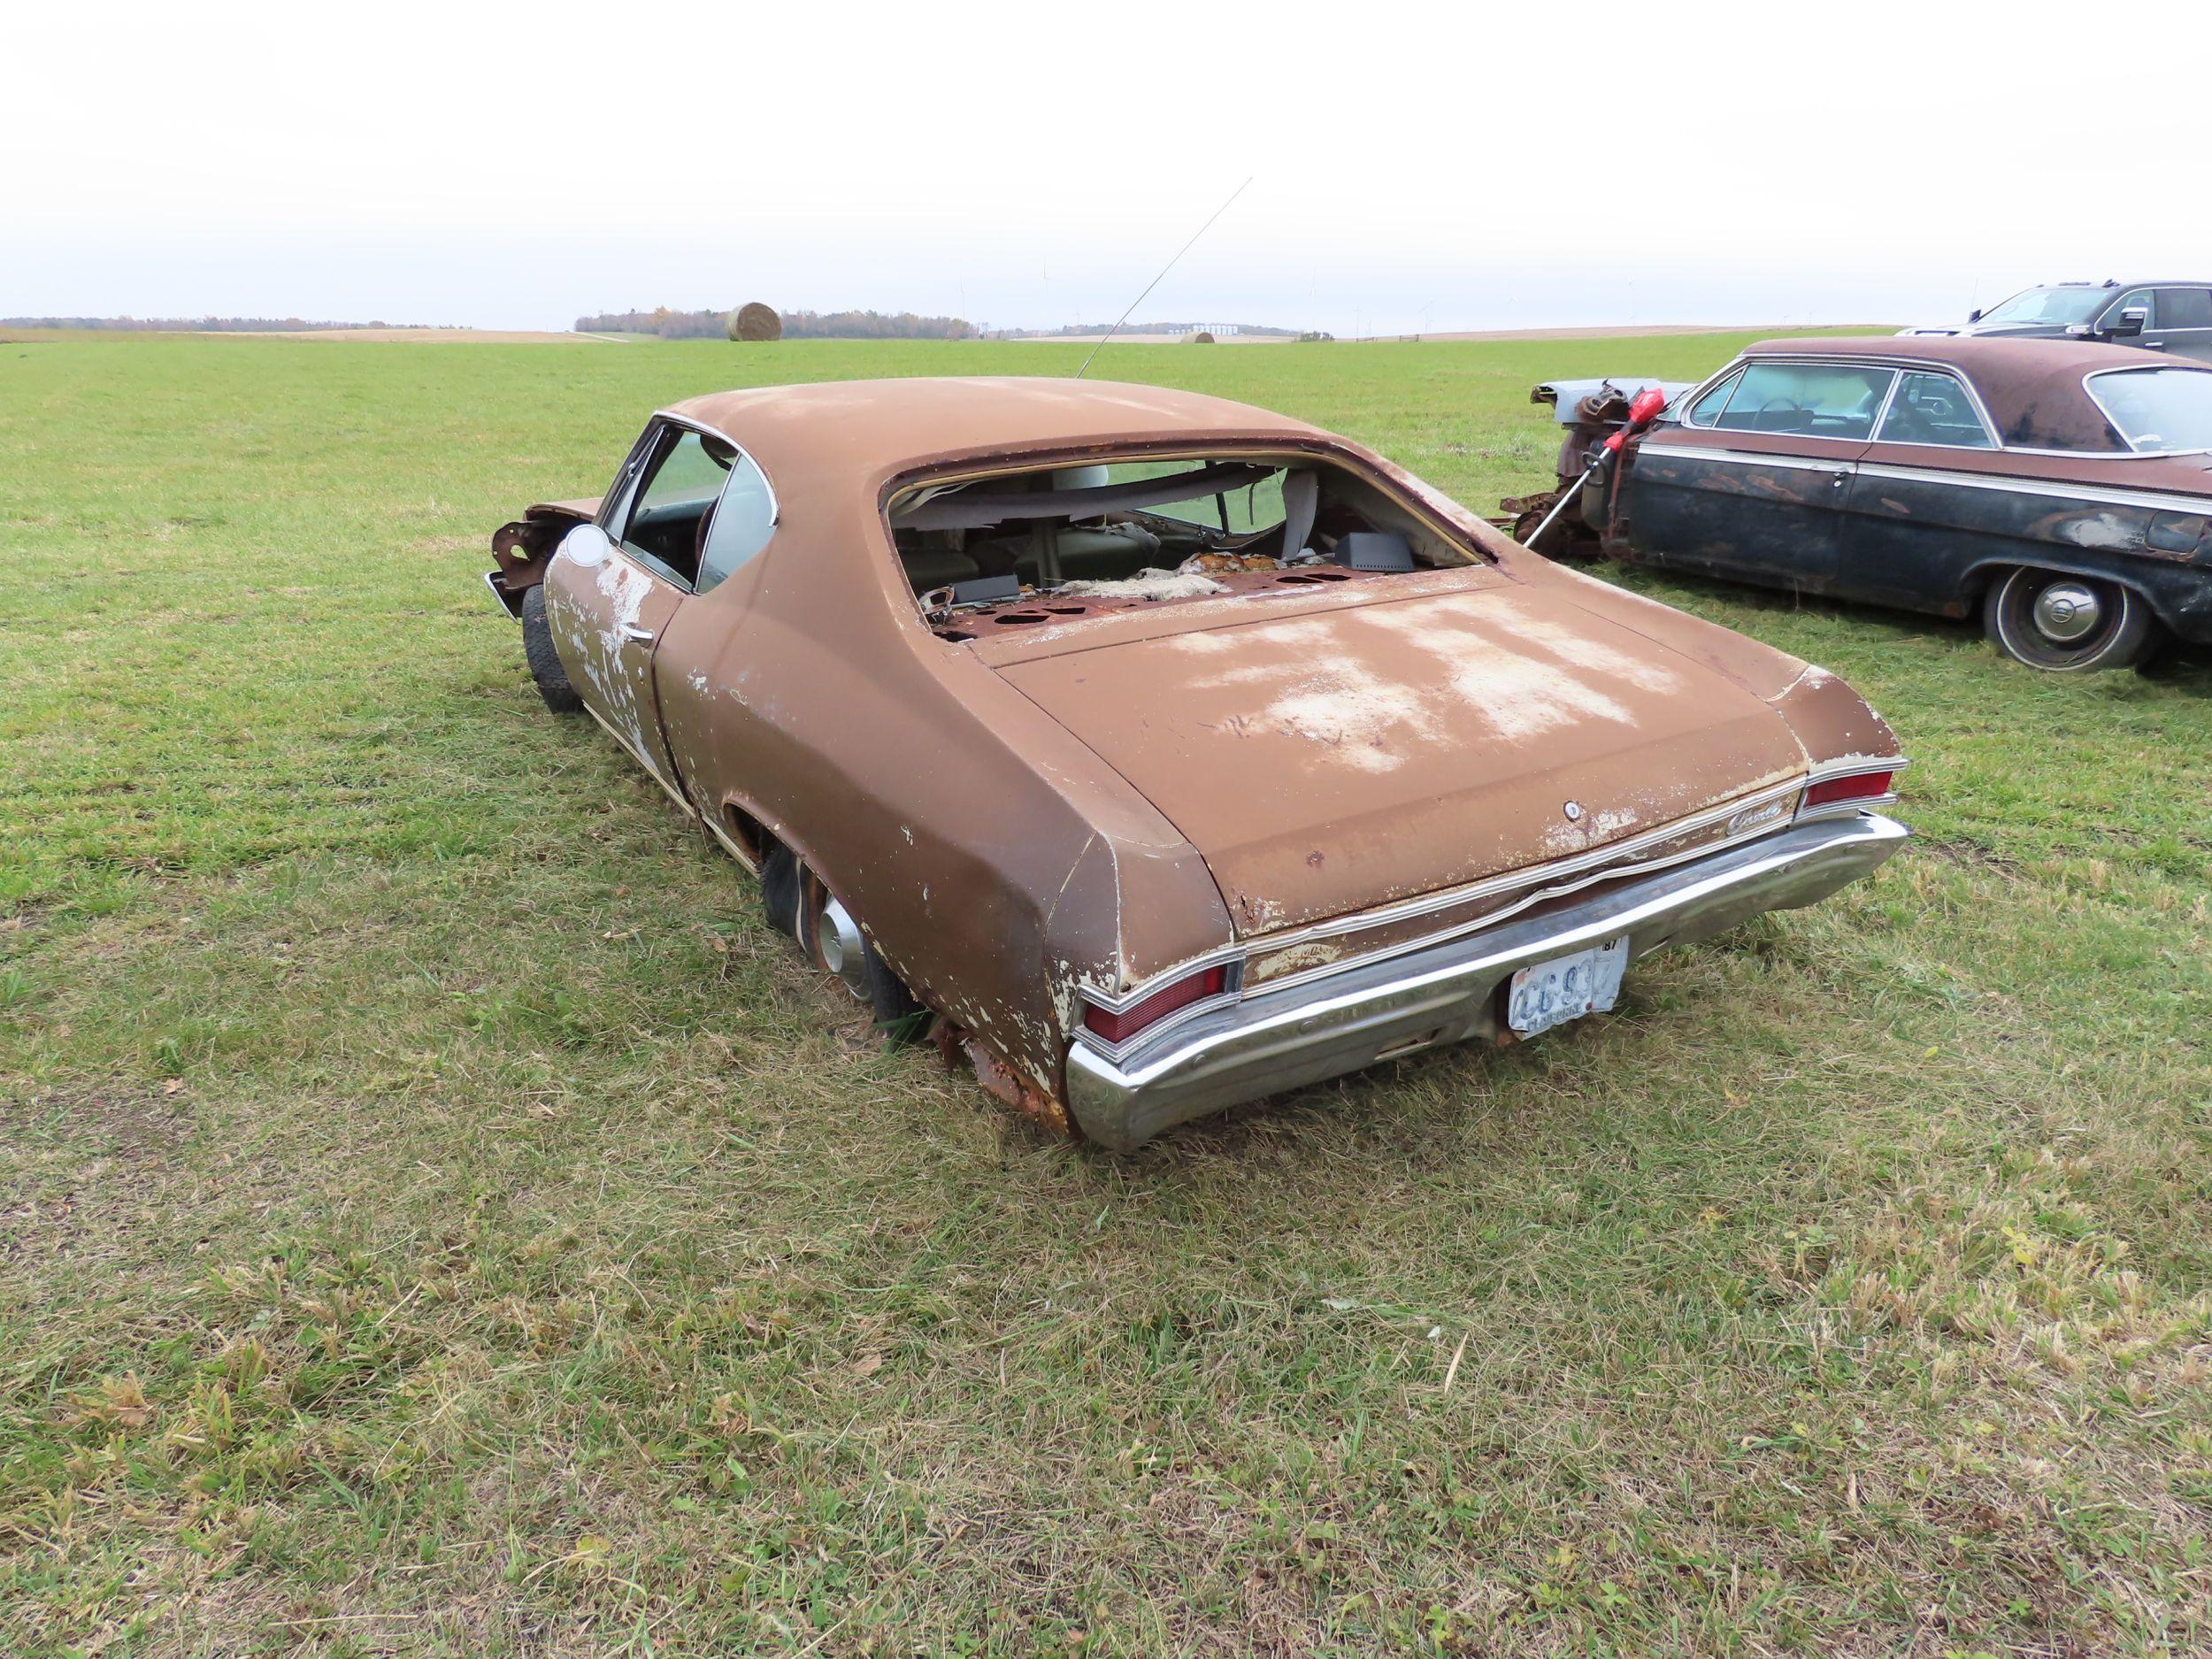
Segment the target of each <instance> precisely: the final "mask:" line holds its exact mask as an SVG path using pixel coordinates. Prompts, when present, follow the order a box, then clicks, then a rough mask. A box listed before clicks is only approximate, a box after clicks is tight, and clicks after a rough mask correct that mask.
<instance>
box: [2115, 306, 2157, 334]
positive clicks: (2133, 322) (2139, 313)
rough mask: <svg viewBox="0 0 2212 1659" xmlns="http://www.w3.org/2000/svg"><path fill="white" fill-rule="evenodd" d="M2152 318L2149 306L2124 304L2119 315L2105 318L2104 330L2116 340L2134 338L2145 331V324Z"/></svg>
mask: <svg viewBox="0 0 2212 1659" xmlns="http://www.w3.org/2000/svg"><path fill="white" fill-rule="evenodd" d="M2150 319H2151V314H2150V311H2149V308H2148V307H2147V306H2142V305H2128V306H2124V307H2122V308H2121V311H2120V314H2119V315H2118V316H2116V317H2110V318H2107V319H2105V326H2104V331H2105V333H2106V334H2109V335H2111V336H2112V338H2114V339H2115V340H2132V339H2134V338H2135V336H2136V335H2138V334H2141V333H2142V332H2143V325H2144V324H2146V323H2147V322H2148V321H2150Z"/></svg>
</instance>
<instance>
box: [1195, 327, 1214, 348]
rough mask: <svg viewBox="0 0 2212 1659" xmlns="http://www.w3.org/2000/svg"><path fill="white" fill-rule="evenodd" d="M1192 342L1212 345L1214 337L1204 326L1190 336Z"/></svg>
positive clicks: (1199, 344) (1200, 344)
mask: <svg viewBox="0 0 2212 1659" xmlns="http://www.w3.org/2000/svg"><path fill="white" fill-rule="evenodd" d="M1190 342H1191V344H1193V345H1194V346H1210V345H1211V344H1213V342H1214V337H1213V336H1212V335H1211V334H1208V333H1207V332H1206V331H1205V330H1204V329H1200V330H1199V331H1198V332H1197V333H1196V334H1193V335H1191V336H1190Z"/></svg>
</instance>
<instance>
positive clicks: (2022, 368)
mask: <svg viewBox="0 0 2212 1659" xmlns="http://www.w3.org/2000/svg"><path fill="white" fill-rule="evenodd" d="M1743 355H1744V356H1745V357H1862V358H1872V359H1878V360H1879V361H1881V362H1883V363H1886V364H1904V365H1911V364H1918V363H1925V364H1929V365H1933V366H1936V367H1939V368H1947V369H1955V370H1957V371H1959V372H1960V373H1963V374H1964V375H1965V376H1966V378H1967V379H1968V380H1970V381H1972V382H1973V386H1974V389H1975V391H1976V392H1978V393H1979V394H1980V396H1981V400H1982V403H1983V406H1984V407H1985V408H1986V409H1987V410H1988V411H1989V416H1990V419H1992V420H1994V421H1995V422H1996V423H1997V434H1998V436H1999V437H2000V438H2001V440H2002V441H2003V442H2005V443H2006V444H2007V445H2008V446H2010V447H2012V448H2014V449H2076V450H2087V451H2090V452H2093V453H2095V452H2109V451H2113V450H2124V449H2126V448H2127V447H2128V446H2127V445H2126V444H2125V443H2124V442H2122V441H2121V439H2120V436H2119V434H2117V433H2116V432H2114V431H2113V429H2112V423H2111V422H2110V421H2108V420H2107V419H2105V417H2104V411H2102V410H2101V409H2099V408H2098V407H2097V405H2096V403H2095V402H2094V401H2093V399H2092V398H2091V397H2090V396H2089V394H2088V391H2087V390H2086V389H2085V388H2084V387H2083V385H2082V380H2083V378H2084V377H2085V376H2086V375H2090V374H2093V373H2096V372H2098V371H2099V370H2101V369H2189V368H2199V367H2201V366H2202V365H2197V364H2193V363H2189V362H2186V361H2181V362H2177V361H2176V360H2175V359H2174V358H2172V357H2165V356H2162V354H2160V353H2158V352H2155V351H2139V350H2136V349H2134V348H2133V347H2131V346H2111V345H2101V344H2099V343H2097V342H2093V341H2086V340H2047V339H2034V338H2022V337H2019V336H2006V335H2001V334H1928V335H1907V336H1903V337H1900V336H1897V335H1894V334H1841V335H1813V336H1811V337H1809V338H1806V339H1801V340H1762V341H1760V342H1758V343H1757V344H1756V345H1753V346H1747V347H1746V348H1745V349H1744V351H1743Z"/></svg>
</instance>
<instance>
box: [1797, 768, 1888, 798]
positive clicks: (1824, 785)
mask: <svg viewBox="0 0 2212 1659" xmlns="http://www.w3.org/2000/svg"><path fill="white" fill-rule="evenodd" d="M1896 776H1897V774H1896V773H1895V772H1859V773H1856V774H1855V775H1854V776H1852V777H1849V778H1824V779H1822V780H1820V781H1819V782H1818V783H1816V784H1810V785H1809V786H1807V787H1806V790H1805V801H1804V804H1805V805H1807V806H1833V805H1834V804H1835V803H1837V802H1839V801H1871V800H1874V799H1877V798H1878V797H1879V796H1882V795H1887V794H1888V793H1889V786H1890V781H1891V780H1893V779H1894V778H1895V777H1896Z"/></svg>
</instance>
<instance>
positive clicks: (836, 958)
mask: <svg viewBox="0 0 2212 1659" xmlns="http://www.w3.org/2000/svg"><path fill="white" fill-rule="evenodd" d="M814 943H815V948H816V949H818V950H819V951H820V952H821V953H822V965H823V966H824V967H826V968H827V969H828V970H829V971H830V972H832V973H833V974H835V975H836V976H837V977H838V978H839V979H842V980H844V982H845V987H846V988H847V989H848V990H849V991H850V992H851V993H852V994H853V995H855V996H865V995H868V969H867V961H866V957H865V956H864V948H863V946H862V945H861V942H860V928H859V926H857V925H856V923H855V922H854V921H853V918H852V917H851V915H850V914H849V912H848V911H847V910H846V909H845V907H844V906H843V905H841V904H840V903H839V902H837V901H836V900H835V899H833V898H825V899H824V900H823V901H822V914H821V917H820V918H819V919H818V921H817V922H816V923H815V926H814Z"/></svg>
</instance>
